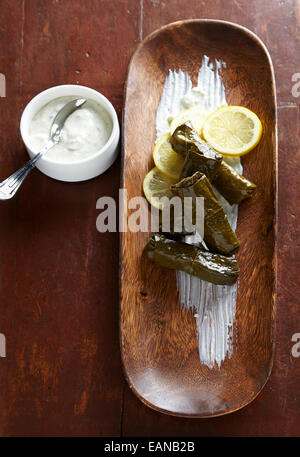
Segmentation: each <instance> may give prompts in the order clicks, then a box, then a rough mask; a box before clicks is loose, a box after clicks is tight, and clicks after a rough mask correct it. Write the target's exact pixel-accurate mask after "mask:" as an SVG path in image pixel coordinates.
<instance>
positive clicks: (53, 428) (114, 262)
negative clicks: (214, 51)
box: [0, 0, 300, 437]
mask: <svg viewBox="0 0 300 457" xmlns="http://www.w3.org/2000/svg"><path fill="white" fill-rule="evenodd" d="M189 18H215V19H224V20H229V21H232V22H236V23H239V24H241V25H244V26H246V27H248V28H250V29H251V30H252V31H254V32H255V33H257V34H258V36H260V38H262V40H263V41H264V42H265V44H266V45H267V47H268V49H269V51H270V53H271V56H272V60H273V64H274V67H275V74H276V83H277V84H276V85H277V95H278V120H279V230H278V304H277V315H276V316H277V317H276V349H275V359H274V367H273V370H272V374H271V377H270V380H269V382H268V383H267V384H266V386H265V388H264V389H263V391H262V393H261V394H260V395H259V396H258V397H257V398H256V399H255V401H254V402H252V403H251V404H250V405H249V406H247V407H246V408H243V409H242V410H240V411H239V412H236V413H234V414H231V415H229V416H224V417H218V418H215V419H209V420H206V419H183V418H176V417H171V416H167V415H164V414H159V413H157V412H155V411H153V410H152V409H150V408H148V407H147V406H145V405H143V404H142V403H141V402H140V401H139V400H138V399H137V397H136V396H135V395H134V394H133V393H132V391H131V390H130V389H129V388H128V387H127V383H126V382H124V381H123V379H124V378H123V373H122V372H121V361H120V352H119V348H118V341H117V340H118V315H117V308H118V295H117V290H116V278H117V275H118V253H117V245H118V237H117V236H116V235H114V234H111V235H100V234H98V233H97V234H96V233H95V232H94V230H95V219H96V216H97V214H98V211H96V209H95V202H96V199H97V198H98V197H100V196H102V195H112V196H116V195H117V190H118V186H119V171H120V168H119V163H116V164H115V165H114V167H113V168H112V169H111V170H109V171H108V172H107V173H106V174H105V175H103V176H102V177H101V178H99V179H96V180H93V181H91V182H89V183H85V184H84V185H79V187H77V185H74V186H73V185H71V187H70V189H69V187H68V185H64V184H63V183H58V182H55V181H53V180H50V179H48V178H46V177H44V176H43V175H41V174H40V173H39V172H38V171H36V172H34V173H33V174H32V176H31V177H30V179H31V180H33V181H34V183H32V184H31V182H30V181H27V182H26V183H25V184H24V188H23V192H24V196H23V195H22V196H21V194H20V196H18V197H17V199H16V200H15V201H12V202H10V203H9V204H8V205H6V204H5V205H3V206H1V208H0V234H1V237H0V275H1V276H0V332H3V333H4V334H5V335H6V337H7V358H6V359H0V435H1V436H19V435H27V436H33V435H35V436H37V435H39V436H43V435H52V436H53V435H76V436H80V435H82V436H90V435H93V436H97V435H119V434H122V435H125V436H135V435H140V436H163V435H165V436H177V437H178V436H278V435H279V436H299V435H300V430H299V411H300V385H299V377H300V359H299V358H298V359H297V358H294V357H292V355H291V347H292V345H293V343H292V342H291V337H292V335H293V334H294V333H296V332H300V315H299V305H300V301H299V296H300V285H299V281H298V275H297V274H295V272H297V270H298V267H299V255H300V251H299V241H298V240H299V228H298V227H299V218H300V209H299V204H298V201H299V198H300V182H299V173H298V165H299V150H300V148H299V138H300V132H299V103H300V98H294V97H293V96H292V93H291V88H292V84H293V83H292V81H291V77H292V75H293V73H295V72H299V71H300V54H299V39H300V36H299V30H300V12H299V2H298V1H297V0H265V1H263V2H262V1H257V0H222V1H221V0H215V1H213V2H212V1H211V0H202V1H199V0H167V1H166V0H122V1H120V0H85V1H84V2H83V1H82V0H49V1H48V0H47V1H42V0H39V1H38V0H14V1H13V2H11V1H9V0H2V2H1V15H0V43H1V51H0V72H1V73H4V74H5V75H6V78H7V98H6V99H4V98H0V160H1V176H2V177H4V176H7V175H8V174H9V173H10V172H12V171H13V170H14V169H16V167H17V166H19V165H20V164H21V163H22V162H23V160H25V159H26V153H25V151H24V149H23V146H22V144H21V141H20V137H19V133H18V123H19V117H20V115H21V111H22V108H23V107H24V106H25V103H26V102H27V101H28V100H29V99H30V98H31V97H33V96H34V95H35V94H36V93H37V92H38V91H39V90H42V89H45V88H46V87H49V86H51V85H53V84H61V83H68V82H69V83H76V81H78V82H79V83H80V84H86V85H90V86H91V87H94V88H95V89H99V90H101V91H102V92H103V93H104V94H105V95H106V96H108V97H109V98H110V99H111V100H112V102H113V103H114V105H115V106H116V108H117V110H118V113H119V115H120V113H121V109H122V105H123V96H122V93H123V85H124V79H125V74H126V69H127V65H128V63H129V59H130V56H131V55H132V53H133V51H134V49H135V47H136V45H137V43H138V41H140V40H141V39H142V38H144V37H146V36H147V35H148V34H149V33H151V32H153V31H154V30H155V29H157V28H159V27H161V26H162V25H164V24H168V23H170V22H173V21H175V20H181V19H189ZM102 43H104V44H105V46H102ZM78 71H79V72H78ZM22 93H23V94H24V96H22ZM25 186H29V187H30V190H32V189H34V190H35V191H36V189H38V193H35V194H32V193H31V192H29V191H28V190H27V187H25ZM31 186H32V187H31ZM91 195H93V196H91ZM44 196H46V197H47V198H48V199H49V197H51V205H50V208H51V210H50V212H49V217H48V216H47V215H48V207H47V202H46V200H45V199H44V198H43V197H44ZM78 198H79V199H80V201H81V204H80V209H82V210H83V213H81V211H78V206H77V205H78ZM57 209H58V214H59V216H58V221H59V224H56V223H55V218H56V216H57V213H56V211H57ZM66 209H67V211H65V210H66ZM64 212H66V214H65V215H64V216H63V213H64ZM27 213H28V214H27ZM86 217H88V220H87V219H86ZM50 219H51V224H52V233H51V236H47V237H44V230H45V226H46V225H47V224H48V222H49V220H50ZM40 221H41V223H40ZM65 225H66V227H65V228H64V237H65V238H66V239H65V240H64V239H62V240H61V241H60V246H61V249H62V252H61V254H62V258H63V260H64V259H66V260H65V263H66V264H67V267H69V264H70V262H69V259H70V254H69V253H70V250H71V249H73V248H74V247H75V248H76V249H75V251H74V254H73V256H72V274H74V272H75V275H76V278H77V279H79V281H78V282H75V281H74V282H73V283H72V288H73V290H67V288H68V287H69V284H70V282H67V281H66V276H67V275H66V273H64V274H63V275H61V273H60V272H61V269H59V268H58V269H57V270H56V269H54V270H53V265H54V266H55V265H56V262H55V258H56V257H55V256H56V255H57V254H56V251H55V247H53V248H51V245H52V244H53V238H56V237H57V234H58V233H59V231H58V230H61V227H64V226H65ZM33 227H34V232H33V233H31V231H32V228H33ZM67 228H68V230H67ZM79 232H81V234H82V236H81V238H80V240H79V235H78V233H79ZM20 234H21V238H20ZM88 236H90V251H89V252H91V253H92V255H91V256H88V258H89V266H90V267H91V273H88V277H89V285H88V289H85V290H86V292H85V295H84V297H83V295H80V294H81V293H82V290H83V288H85V287H86V286H85V285H84V284H85V283H84V275H83V274H82V259H83V257H84V253H83V251H84V248H83V247H81V246H82V245H84V246H85V247H86V245H87V244H88V241H87V240H88ZM27 237H29V239H30V238H31V240H32V245H33V246H34V247H35V249H31V248H30V246H29V245H27ZM37 240H38V242H37ZM42 246H47V249H45V251H44V255H43V257H44V259H43V275H44V276H45V277H47V284H46V283H45V280H44V281H43V282H41V281H40V278H39V276H38V277H36V275H37V274H38V275H40V272H39V267H40V265H41V262H42V260H41V255H40V252H39V250H38V248H40V247H42ZM43 249H44V248H43ZM111 252H113V253H114V255H113V256H112V255H111ZM67 254H68V256H67ZM100 258H101V261H100V266H99V259H100ZM21 259H26V263H25V264H24V268H23V266H22V263H21ZM31 263H32V265H31ZM17 266H18V267H17ZM25 267H26V269H28V272H27V273H26V279H28V277H29V276H30V282H27V283H26V282H25V280H24V279H23V275H24V269H25ZM90 267H89V268H90ZM17 269H18V272H17ZM37 269H38V272H37V271H36V270H37ZM76 272H77V273H76ZM80 272H81V275H80V274H79V273H80ZM30 274H31V275H30ZM111 278H114V281H112V280H111ZM107 284H108V285H109V286H108V287H107ZM20 286H22V289H20ZM52 290H53V293H52V294H51V293H49V291H50V292H51V291H52ZM57 290H62V291H63V292H61V293H66V295H67V296H68V297H69V298H68V299H67V300H65V301H64V303H63V304H61V301H59V302H58V303H59V304H60V306H56V303H57V297H58V296H59V294H58V292H55V291H57ZM37 291H38V292H40V298H39V301H38V302H37V303H38V304H39V306H40V308H41V310H42V317H43V318H42V320H39V309H38V306H37V305H36V304H35V303H36V301H34V300H31V299H30V297H31V296H32V295H33V296H34V297H36V296H39V294H38V292H37ZM99 291H100V301H101V303H100V305H99V304H97V301H99ZM77 297H83V300H81V298H78V299H77ZM69 299H70V300H73V301H74V302H75V303H77V305H78V302H79V301H80V302H81V303H82V308H80V309H81V310H80V312H78V311H76V313H75V314H74V315H72V309H71V306H70V305H65V303H66V302H67V301H68V300H69ZM77 305H76V310H78V306H79V305H78V306H77ZM65 306H67V308H68V310H70V313H71V316H72V319H67V320H66V319H65V316H66V311H65V309H64V307H65ZM99 306H100V309H98V308H97V307H99ZM52 308H54V310H53V312H52V311H51V310H52ZM97 310H98V311H99V313H98V311H97ZM93 319H94V321H93ZM78 320H80V323H78ZM27 326H28V331H27V332H25V330H26V328H27ZM79 327H80V328H81V332H79V333H78V328H79ZM90 330H92V333H93V334H94V335H95V334H96V338H97V339H98V341H97V342H98V343H99V345H98V346H97V348H98V350H97V351H96V352H93V351H92V346H93V343H92V342H88V343H87V347H88V348H90V351H91V353H90V356H89V358H88V359H85V362H84V361H82V360H81V359H80V360H79V359H78V351H77V349H76V348H79V347H80V345H81V344H82V340H81V336H82V335H83V334H85V336H86V335H87V334H89V332H90ZM19 333H20V335H19ZM58 335H60V336H59V337H58ZM33 343H36V344H37V348H38V349H36V350H35V352H34V350H33ZM45 346H47V348H48V349H47V351H46V350H45ZM23 348H24V356H23V354H22V351H23ZM58 351H59V353H61V352H62V351H63V352H62V354H63V367H60V368H59V369H56V371H54V367H55V364H56V361H57V360H58V355H57V353H58ZM79 352H80V351H79ZM19 354H21V356H19ZM33 354H35V355H34V356H33ZM37 354H40V356H39V357H38V358H37ZM33 359H37V362H36V363H35V364H32V363H31V360H33ZM111 364H112V365H111ZM45 366H46V367H49V371H48V373H54V379H55V382H53V383H52V384H49V385H48V386H47V389H46V388H44V385H46V379H47V376H46V375H45V374H46V373H47V371H46V370H45V368H43V367H45ZM29 367H30V368H29ZM108 370H109V374H106V371H108ZM42 373H44V374H43V375H42ZM48 379H49V376H48ZM48 387H51V389H50V390H49V391H48ZM123 389H124V395H125V396H124V399H123V401H122V397H123ZM84 391H86V392H87V393H88V397H87V396H85V394H83V392H84ZM48 392H49V393H48ZM105 399H106V400H105ZM109 399H113V400H112V402H110V400H109ZM85 404H86V408H85V410H84V405H85ZM75 405H78V406H76V407H75ZM108 405H109V406H108ZM79 412H80V414H78V413H79Z"/></svg>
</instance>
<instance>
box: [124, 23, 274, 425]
mask: <svg viewBox="0 0 300 457" xmlns="http://www.w3.org/2000/svg"><path fill="white" fill-rule="evenodd" d="M237 44H238V46H237ZM204 54H206V55H208V56H209V57H210V58H211V59H214V58H217V59H221V58H222V59H223V60H224V61H225V62H226V70H224V71H223V72H222V79H223V82H224V85H225V88H226V97H227V101H228V104H230V105H243V106H246V107H248V108H249V109H252V110H253V111H254V112H256V113H257V114H258V116H259V117H260V119H261V121H262V124H263V131H264V134H263V137H262V140H261V142H260V144H259V146H258V147H257V148H255V150H254V151H253V152H252V153H251V154H249V155H247V156H245V157H244V158H243V161H242V163H243V167H244V173H245V176H247V177H248V178H249V179H250V180H251V181H253V182H255V183H256V185H257V191H256V192H255V195H254V197H253V198H251V199H250V200H248V201H247V202H245V203H244V204H243V205H241V206H240V211H239V219H238V229H237V235H238V237H239V239H240V242H241V248H240V250H239V252H238V254H237V259H238V262H239V265H240V270H241V273H240V278H239V286H238V298H237V311H236V320H235V326H234V350H233V355H232V357H231V359H228V358H227V359H226V360H225V362H224V364H223V365H222V367H221V369H220V370H219V368H218V367H217V366H216V367H215V368H214V369H213V370H210V369H209V368H207V367H206V366H204V365H201V364H200V363H199V356H198V351H197V340H196V328H195V321H194V317H193V315H192V313H185V312H183V311H182V310H181V307H180V306H179V298H178V293H177V288H176V282H175V273H174V272H170V271H166V270H163V269H160V268H158V267H157V266H156V265H153V264H149V263H148V262H147V261H145V259H141V252H142V249H143V247H144V245H145V243H146V240H147V238H148V237H149V235H148V234H145V233H143V234H141V233H131V232H129V231H128V232H126V233H124V234H123V235H122V245H121V323H120V325H121V347H122V354H123V362H124V366H125V371H126V374H127V378H128V382H129V384H130V387H131V388H132V389H133V391H134V392H135V393H136V394H137V395H138V397H139V398H140V399H141V400H142V401H144V402H145V403H146V404H147V405H149V406H151V407H152V408H155V409H157V410H159V411H161V412H166V413H169V414H173V415H180V416H193V417H209V416H217V415H221V414H227V413H228V412H231V411H235V410H237V409H239V408H240V407H242V406H244V405H246V404H247V403H249V402H250V401H251V400H252V399H253V398H254V397H255V396H256V395H257V394H258V392H259V391H260V390H261V388H262V387H263V386H264V384H265V383H266V381H267V379H268V376H269V373H270V370H271V366H272V358H273V342H274V341H273V339H274V337H273V327H274V312H275V276H276V265H275V263H276V257H275V224H276V212H275V208H276V202H275V200H276V180H277V169H276V164H277V124H276V100H275V93H274V91H275V86H274V76H273V69H272V63H271V61H270V59H269V56H268V54H267V51H266V49H265V48H264V46H263V45H262V43H261V42H259V41H258V39H257V38H256V37H255V36H254V35H253V34H250V33H249V32H248V31H247V30H246V29H244V28H241V27H237V26H234V25H233V24H230V23H225V22H221V21H219V22H218V21H212V20H192V21H184V22H180V21H179V22H176V23H173V24H171V25H169V26H166V27H163V28H162V29H159V30H158V31H157V32H155V33H154V34H153V35H150V36H149V37H148V38H147V39H146V40H145V41H144V42H143V43H142V44H141V45H140V46H139V48H138V49H137V51H136V52H135V54H134V56H133V59H132V61H131V63H130V67H129V73H128V79H127V88H126V96H125V106H124V119H123V122H124V124H123V161H124V164H123V167H124V171H123V186H124V187H125V188H126V189H127V196H128V199H130V198H132V197H135V196H136V195H139V191H140V190H141V188H142V183H143V179H144V176H145V174H146V173H147V171H148V170H149V169H150V167H151V166H153V163H152V162H153V159H152V150H153V146H154V140H155V116H156V111H157V107H158V103H159V99H160V97H161V94H162V90H163V84H164V80H165V77H166V75H167V74H168V71H169V69H170V68H172V69H176V70H179V69H181V70H183V71H186V72H187V73H189V74H190V75H191V76H192V78H193V79H194V82H195V79H196V77H197V75H198V71H199V67H200V65H201V61H202V57H203V55H204ZM146 125H147V129H145V126H146ZM148 210H149V209H148V208H147V207H145V208H144V211H145V213H146V212H148Z"/></svg>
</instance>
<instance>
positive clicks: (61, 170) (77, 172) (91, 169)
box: [20, 84, 120, 182]
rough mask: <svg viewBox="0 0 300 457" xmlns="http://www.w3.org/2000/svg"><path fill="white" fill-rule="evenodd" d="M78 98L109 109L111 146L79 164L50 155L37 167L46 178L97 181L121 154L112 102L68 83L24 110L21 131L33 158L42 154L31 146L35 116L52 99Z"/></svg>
mask: <svg viewBox="0 0 300 457" xmlns="http://www.w3.org/2000/svg"><path fill="white" fill-rule="evenodd" d="M69 95H75V96H76V97H77V96H78V97H79V98H89V99H91V100H94V101H95V102H97V103H99V104H100V105H101V106H102V107H103V108H105V109H106V111H107V112H108V114H109V115H110V117H111V119H112V125H113V128H112V132H111V135H110V137H109V140H108V141H107V143H106V144H105V145H104V146H103V147H102V148H101V149H100V150H99V151H98V152H96V153H95V154H93V155H91V156H90V157H87V158H84V159H82V160H78V161H76V162H57V161H55V160H53V159H50V158H47V154H46V155H45V156H43V157H41V159H40V160H38V162H37V164H36V167H37V168H38V169H39V170H40V171H41V172H42V173H44V174H45V175H47V176H50V177H51V178H54V179H58V180H60V181H69V182H74V181H85V180H87V179H91V178H94V177H95V176H98V175H100V174H101V173H103V172H104V171H105V170H107V169H108V168H109V167H110V166H111V165H112V164H113V162H114V161H115V160H116V158H117V155H118V143H119V138H120V127H119V122H118V117H117V114H116V111H115V109H114V107H113V106H112V104H111V103H110V101H109V100H108V99H107V98H106V97H104V95H102V94H100V92H97V91H96V90H94V89H90V88H89V87H85V86H77V85H75V84H64V85H62V86H55V87H51V88H50V89H47V90H44V91H43V92H41V93H40V94H38V95H36V96H35V97H34V98H33V99H32V100H31V101H30V102H29V103H28V105H27V106H26V108H25V109H24V111H23V114H22V117H21V122H20V130H21V136H22V139H23V141H24V144H25V146H26V149H27V151H28V154H29V156H30V157H31V158H32V157H34V156H35V155H36V154H37V153H38V151H36V150H33V148H32V147H31V145H30V136H29V126H30V123H31V121H32V119H33V117H34V116H35V114H36V113H37V112H38V111H39V110H40V109H41V108H42V107H43V106H44V105H46V104H47V103H49V102H50V101H51V100H53V99H55V98H58V97H63V96H69Z"/></svg>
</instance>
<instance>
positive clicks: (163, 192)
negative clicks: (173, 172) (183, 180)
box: [143, 167, 177, 209]
mask: <svg viewBox="0 0 300 457" xmlns="http://www.w3.org/2000/svg"><path fill="white" fill-rule="evenodd" d="M176 182H177V179H174V178H170V177H169V176H166V175H164V174H163V173H161V172H160V171H159V170H158V168H156V167H154V168H152V170H150V171H149V173H147V174H146V176H145V178H144V182H143V191H144V194H145V197H146V198H147V200H148V202H149V203H151V205H153V206H154V207H155V208H157V209H162V208H163V203H162V202H159V201H158V199H160V198H162V197H168V198H172V197H173V196H174V195H173V193H172V191H171V190H170V186H172V185H173V184H175V183H176Z"/></svg>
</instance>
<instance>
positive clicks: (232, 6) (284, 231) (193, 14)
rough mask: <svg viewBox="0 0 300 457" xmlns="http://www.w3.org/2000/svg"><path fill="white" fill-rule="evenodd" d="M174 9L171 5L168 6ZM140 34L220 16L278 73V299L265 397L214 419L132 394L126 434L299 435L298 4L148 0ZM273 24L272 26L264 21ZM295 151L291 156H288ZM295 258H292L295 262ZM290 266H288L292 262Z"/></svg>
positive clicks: (126, 405) (128, 397) (127, 408)
mask: <svg viewBox="0 0 300 457" xmlns="http://www.w3.org/2000/svg"><path fill="white" fill-rule="evenodd" d="M170 3H171V4H170ZM143 11H144V15H143V34H142V37H145V36H147V35H148V34H149V33H151V32H152V31H154V30H155V29H157V28H159V27H161V26H162V25H164V24H167V23H169V22H172V21H175V20H179V19H189V18H201V17H203V18H206V17H209V18H215V19H224V20H230V21H233V22H237V23H239V24H241V25H244V26H246V27H249V28H250V29H251V30H252V31H254V32H255V33H257V34H258V35H259V36H260V38H262V39H263V41H264V42H265V44H266V45H267V47H268V49H269V51H270V53H271V57H272V60H273V64H274V67H275V75H276V86H277V97H278V120H279V157H278V160H279V165H278V170H279V185H278V189H279V214H278V221H279V225H278V299H277V314H276V332H275V337H276V348H275V359H274V367H273V370H272V374H271V377H270V380H269V382H268V383H267V384H266V386H265V387H264V389H263V391H262V392H261V394H260V395H259V396H258V397H257V398H256V399H255V400H254V402H252V403H251V404H250V405H248V406H247V407H246V408H243V409H242V410H240V411H238V412H236V413H234V414H231V415H230V416H224V417H218V418H214V419H209V420H206V419H198V420H195V419H182V418H175V417H169V416H166V415H163V414H157V413H156V412H155V411H152V410H151V409H149V408H147V407H146V406H144V405H143V404H142V403H141V402H140V401H138V400H137V398H136V396H135V395H134V394H133V393H132V392H131V391H130V390H129V389H127V390H126V392H125V402H124V410H125V411H126V412H127V413H126V416H124V425H123V432H124V434H125V435H128V436H133V435H141V436H145V435H146V436H149V437H150V436H163V435H169V436H299V434H300V427H299V421H298V420H297V417H298V416H299V410H300V387H299V383H298V379H299V376H300V363H299V359H296V358H294V357H292V355H291V347H292V345H293V343H292V342H291V337H292V335H293V334H294V333H295V332H299V328H300V317H299V313H298V312H297V311H296V310H297V309H298V308H299V282H298V281H297V279H296V276H295V274H294V273H295V271H296V269H297V265H298V262H299V253H298V241H297V232H298V229H297V227H296V224H297V222H296V221H297V220H298V219H299V217H300V213H299V207H298V206H299V205H297V199H298V198H299V195H298V194H299V174H298V171H297V169H298V167H297V163H298V162H299V152H298V150H299V135H298V134H299V122H298V119H299V103H300V102H299V100H300V98H294V97H293V96H292V93H291V89H292V82H291V77H292V75H293V73H295V72H297V71H299V68H300V56H299V53H297V46H298V44H297V43H298V41H297V40H298V39H299V21H300V14H299V4H298V2H297V1H296V0H290V1H284V2H281V1H265V2H263V3H262V2H257V1H247V0H239V1H231V0H229V1H226V2H223V1H222V2H221V1H216V2H213V3H212V2H209V1H203V2H198V1H197V0H191V1H189V2H186V1H184V0H174V1H172V2H164V1H152V0H144V2H143ZM266 18H268V20H266ZM291 152H292V153H291ZM291 253H293V254H292V260H291ZM290 262H291V263H290Z"/></svg>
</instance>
